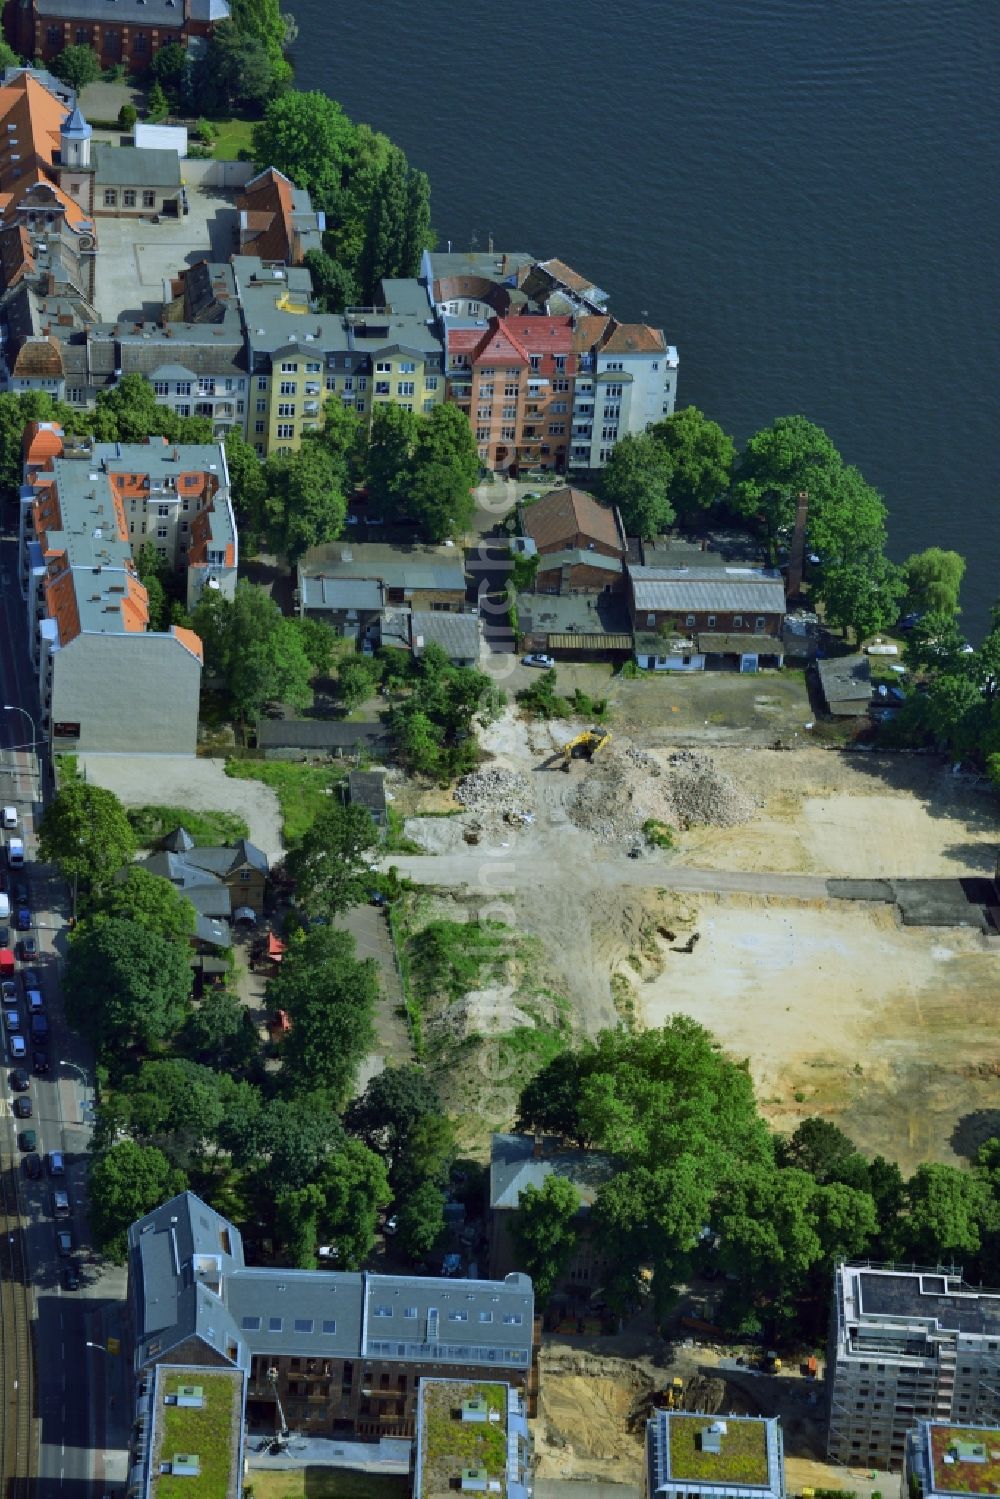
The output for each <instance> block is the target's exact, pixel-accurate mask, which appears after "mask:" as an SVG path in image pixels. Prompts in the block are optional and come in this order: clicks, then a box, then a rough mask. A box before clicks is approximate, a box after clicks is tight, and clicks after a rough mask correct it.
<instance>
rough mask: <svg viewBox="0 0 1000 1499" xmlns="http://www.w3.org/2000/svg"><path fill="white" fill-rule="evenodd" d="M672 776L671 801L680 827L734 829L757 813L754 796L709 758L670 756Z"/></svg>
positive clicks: (686, 754)
mask: <svg viewBox="0 0 1000 1499" xmlns="http://www.w3.org/2000/svg"><path fill="white" fill-rule="evenodd" d="M670 772H671V774H670V797H671V801H672V802H673V806H674V814H675V816H674V820H675V821H676V823H677V825H678V826H679V827H682V828H690V827H694V826H696V825H705V824H708V825H710V826H712V827H717V828H734V827H737V826H739V824H740V823H742V822H749V821H750V819H751V817H753V815H754V813H755V812H756V810H757V802H756V801H755V799H754V798H753V797H752V796H751V795H750V793H749V792H748V791H746V790H744V788H743V787H742V786H740V785H738V783H737V782H736V781H734V780H733V778H732V776H730V775H727V774H726V773H725V771H722V770H719V768H718V766H717V765H715V764H714V763H713V761H712V760H710V759H709V757H708V756H707V755H700V754H698V753H696V752H695V751H694V750H678V751H677V752H676V753H675V754H673V755H671V756H670Z"/></svg>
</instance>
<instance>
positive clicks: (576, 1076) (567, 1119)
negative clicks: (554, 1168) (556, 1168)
mask: <svg viewBox="0 0 1000 1499" xmlns="http://www.w3.org/2000/svg"><path fill="white" fill-rule="evenodd" d="M589 1060H590V1058H589V1056H588V1062H589ZM585 1075H586V1064H585V1063H584V1060H583V1058H582V1057H581V1056H580V1054H579V1053H578V1052H575V1051H563V1052H560V1053H559V1055H558V1056H557V1057H554V1058H553V1059H552V1061H551V1062H549V1063H548V1064H547V1065H546V1066H545V1067H543V1068H542V1070H541V1071H540V1072H538V1073H536V1074H535V1076H534V1077H533V1078H531V1079H530V1081H529V1082H527V1083H526V1084H525V1086H524V1088H523V1089H522V1090H521V1097H520V1101H519V1104H518V1113H517V1128H518V1129H519V1130H530V1131H532V1132H533V1133H534V1132H537V1133H539V1134H545V1135H558V1136H559V1137H560V1138H561V1139H564V1140H572V1141H573V1143H574V1144H575V1145H578V1146H579V1147H580V1148H581V1149H583V1148H584V1147H585V1146H587V1145H589V1144H590V1143H591V1141H590V1137H589V1135H588V1134H587V1132H586V1131H585V1129H584V1128H583V1125H582V1124H581V1121H580V1089H581V1086H582V1083H583V1079H584V1076H585Z"/></svg>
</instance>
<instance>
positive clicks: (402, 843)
mask: <svg viewBox="0 0 1000 1499" xmlns="http://www.w3.org/2000/svg"><path fill="white" fill-rule="evenodd" d="M386 816H387V819H388V827H387V828H386V832H385V838H384V839H383V842H382V847H383V849H384V850H385V852H386V853H387V854H422V853H423V852H424V850H423V849H422V848H421V847H420V844H419V843H417V842H416V840H415V839H413V838H407V836H406V834H405V833H404V831H403V824H404V823H405V821H406V819H405V817H404V816H403V814H402V812H397V811H396V808H395V807H387V808H386Z"/></svg>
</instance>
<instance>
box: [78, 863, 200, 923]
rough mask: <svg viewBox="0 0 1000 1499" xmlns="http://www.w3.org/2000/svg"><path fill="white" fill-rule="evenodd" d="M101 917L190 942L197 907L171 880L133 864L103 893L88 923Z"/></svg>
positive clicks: (103, 919)
mask: <svg viewBox="0 0 1000 1499" xmlns="http://www.w3.org/2000/svg"><path fill="white" fill-rule="evenodd" d="M97 921H131V922H134V923H135V924H136V925H137V926H141V927H145V928H146V930H147V931H149V932H155V933H156V934H157V936H159V937H165V938H166V939H167V940H168V941H170V942H186V941H188V940H189V939H190V938H191V937H192V936H193V935H194V927H195V910H194V906H193V905H192V904H191V902H190V901H189V900H188V898H187V896H186V895H183V894H182V893H181V891H180V890H178V889H176V887H175V886H174V885H172V884H171V883H170V881H169V880H165V879H163V878H162V876H160V875H158V874H151V873H150V871H149V870H148V869H143V868H142V866H141V865H138V864H130V865H128V866H127V868H125V869H124V870H123V871H122V873H121V875H120V877H119V878H118V879H116V880H115V881H114V882H113V883H112V884H110V885H108V886H107V887H106V889H105V890H104V892H103V894H102V895H101V898H100V901H99V903H98V905H97V907H96V909H95V910H94V912H93V913H92V915H91V916H90V918H89V922H88V924H89V923H93V922H97ZM78 930H79V928H78Z"/></svg>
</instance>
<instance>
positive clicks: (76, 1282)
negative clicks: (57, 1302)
mask: <svg viewBox="0 0 1000 1499" xmlns="http://www.w3.org/2000/svg"><path fill="white" fill-rule="evenodd" d="M63 1285H64V1286H65V1287H66V1290H67V1291H78V1290H79V1289H80V1272H79V1271H78V1270H77V1268H76V1266H75V1265H65V1266H64V1267H63Z"/></svg>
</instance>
